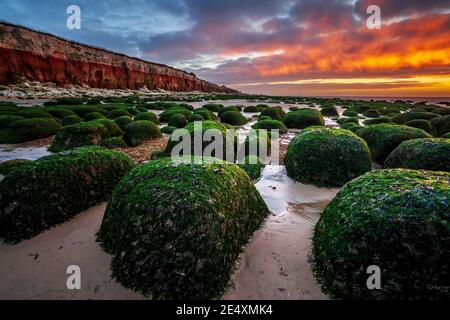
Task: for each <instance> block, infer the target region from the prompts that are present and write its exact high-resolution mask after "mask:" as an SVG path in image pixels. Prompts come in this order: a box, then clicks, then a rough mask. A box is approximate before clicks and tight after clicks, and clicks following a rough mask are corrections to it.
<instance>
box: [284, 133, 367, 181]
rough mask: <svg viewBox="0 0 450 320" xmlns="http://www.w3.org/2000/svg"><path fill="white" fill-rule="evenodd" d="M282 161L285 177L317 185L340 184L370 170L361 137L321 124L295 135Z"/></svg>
mask: <svg viewBox="0 0 450 320" xmlns="http://www.w3.org/2000/svg"><path fill="white" fill-rule="evenodd" d="M284 162H285V165H286V171H287V174H288V176H289V177H291V178H293V179H294V180H297V181H300V182H303V183H307V184H313V185H315V186H318V187H341V186H342V185H344V184H345V183H347V182H348V181H350V180H352V179H354V178H356V177H358V176H360V175H362V174H364V173H365V172H367V171H369V170H370V169H371V158H370V150H369V147H368V146H367V144H366V143H365V141H364V140H362V139H361V138H359V137H358V136H357V135H355V134H354V133H352V132H350V131H347V130H340V129H329V128H321V127H315V128H309V129H306V130H304V131H302V132H301V133H299V134H298V135H297V136H295V137H294V139H292V141H291V143H290V144H289V147H288V149H287V153H286V157H285V159H284Z"/></svg>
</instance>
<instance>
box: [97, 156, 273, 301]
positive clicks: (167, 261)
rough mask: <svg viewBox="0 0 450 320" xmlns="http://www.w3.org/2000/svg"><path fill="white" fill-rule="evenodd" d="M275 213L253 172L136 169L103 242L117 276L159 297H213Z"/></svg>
mask: <svg viewBox="0 0 450 320" xmlns="http://www.w3.org/2000/svg"><path fill="white" fill-rule="evenodd" d="M267 214H268V209H267V206H266V204H265V203H264V201H263V200H262V198H261V196H260V195H259V193H258V191H257V190H256V188H255V187H254V185H253V184H252V182H251V180H250V179H249V177H248V176H247V174H245V172H244V171H243V170H242V169H240V168H239V167H238V166H236V165H229V164H223V163H215V164H206V163H205V164H192V163H181V162H172V161H171V160H170V159H168V158H165V159H161V160H156V161H151V162H149V163H146V164H144V165H141V166H139V167H137V168H136V169H134V170H132V171H131V172H130V174H129V175H128V176H127V177H126V178H124V179H123V180H122V181H121V182H120V184H119V185H118V186H117V188H116V189H115V190H114V193H113V195H112V197H111V199H110V201H109V203H108V207H107V209H106V212H105V215H104V218H103V221H102V224H101V228H100V231H99V233H98V240H99V241H100V242H101V244H102V246H103V247H104V248H105V249H106V250H107V251H108V252H109V253H111V254H112V256H113V258H112V263H111V269H112V271H113V277H114V278H115V279H116V280H117V281H119V282H120V283H121V284H122V285H124V286H125V287H128V288H132V289H134V290H136V291H139V292H141V293H143V294H144V295H149V296H151V297H152V298H156V299H212V298H216V297H219V296H220V295H221V294H222V293H223V292H224V290H225V288H226V286H227V284H228V282H229V278H230V274H231V272H232V271H233V269H234V267H235V263H236V259H237V258H238V256H239V253H240V252H241V250H242V246H243V245H245V244H246V243H247V241H248V240H249V239H250V237H251V236H252V234H253V233H254V231H255V230H257V229H258V228H259V226H260V225H261V223H262V222H263V221H264V219H265V217H266V216H267Z"/></svg>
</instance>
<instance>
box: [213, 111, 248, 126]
mask: <svg viewBox="0 0 450 320" xmlns="http://www.w3.org/2000/svg"><path fill="white" fill-rule="evenodd" d="M220 122H222V123H226V124H229V125H232V126H242V125H244V124H246V123H247V122H248V120H247V118H246V117H244V115H243V114H242V113H240V112H237V111H227V112H224V113H222V114H221V116H220Z"/></svg>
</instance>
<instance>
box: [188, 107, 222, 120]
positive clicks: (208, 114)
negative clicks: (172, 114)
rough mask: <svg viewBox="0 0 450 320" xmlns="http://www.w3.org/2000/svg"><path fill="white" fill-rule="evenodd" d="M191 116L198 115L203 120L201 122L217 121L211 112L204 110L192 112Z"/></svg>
mask: <svg viewBox="0 0 450 320" xmlns="http://www.w3.org/2000/svg"><path fill="white" fill-rule="evenodd" d="M193 115H199V116H201V117H202V118H203V120H212V121H215V120H217V117H216V115H215V114H214V113H213V112H211V111H209V110H206V109H197V110H195V111H194V113H193Z"/></svg>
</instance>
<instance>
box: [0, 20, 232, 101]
mask: <svg viewBox="0 0 450 320" xmlns="http://www.w3.org/2000/svg"><path fill="white" fill-rule="evenodd" d="M24 80H29V81H39V82H53V83H56V84H57V85H61V86H63V85H67V84H74V85H82V84H85V85H88V86H90V87H92V88H106V89H140V88H142V87H144V86H146V87H147V88H148V89H150V90H153V89H164V90H169V91H186V92H187V91H203V92H222V93H232V92H236V91H234V90H232V89H229V88H227V87H224V86H218V85H216V84H213V83H210V82H207V81H204V80H201V79H198V78H197V77H196V75H195V74H193V73H188V72H185V71H182V70H177V69H175V68H172V67H169V66H166V65H161V64H157V63H152V62H147V61H144V60H140V59H137V58H131V57H128V56H126V55H123V54H118V53H114V52H110V51H107V50H103V49H98V48H93V47H89V46H86V45H82V44H78V43H75V42H71V41H67V40H64V39H61V38H58V37H56V36H53V35H50V34H45V33H41V32H36V31H33V30H30V29H28V28H24V27H20V26H16V25H11V24H8V23H2V22H0V84H12V83H17V82H21V81H24Z"/></svg>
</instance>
